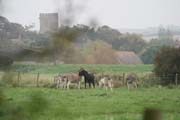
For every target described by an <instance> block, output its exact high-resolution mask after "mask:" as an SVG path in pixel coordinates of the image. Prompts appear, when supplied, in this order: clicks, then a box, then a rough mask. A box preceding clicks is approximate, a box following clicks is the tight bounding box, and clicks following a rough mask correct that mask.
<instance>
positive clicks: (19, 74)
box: [18, 72, 21, 87]
mask: <svg viewBox="0 0 180 120" xmlns="http://www.w3.org/2000/svg"><path fill="white" fill-rule="evenodd" d="M20 79H21V72H18V87H20Z"/></svg>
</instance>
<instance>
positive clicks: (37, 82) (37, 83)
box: [36, 73, 40, 87]
mask: <svg viewBox="0 0 180 120" xmlns="http://www.w3.org/2000/svg"><path fill="white" fill-rule="evenodd" d="M39 76H40V74H39V73H38V74H37V79H36V87H39Z"/></svg>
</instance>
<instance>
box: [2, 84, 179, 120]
mask: <svg viewBox="0 0 180 120" xmlns="http://www.w3.org/2000/svg"><path fill="white" fill-rule="evenodd" d="M4 91H5V93H4V95H5V96H6V97H7V98H9V99H11V100H10V101H8V102H9V103H10V104H12V105H13V104H15V105H19V106H22V105H23V104H24V103H28V104H30V103H29V101H31V99H30V98H29V96H32V93H35V92H38V93H40V94H39V95H40V96H43V98H44V99H45V100H46V102H44V103H42V104H45V105H46V104H47V105H48V107H47V108H46V107H42V106H41V107H42V108H43V110H42V111H40V112H37V114H36V116H34V117H30V118H27V120H66V119H68V120H94V119H96V120H141V119H142V118H143V111H144V109H145V108H157V109H160V110H162V111H163V118H164V119H163V120H179V119H180V114H179V113H180V101H179V99H180V89H179V88H173V89H168V88H165V87H163V88H139V89H138V90H136V91H128V90H127V89H125V88H121V89H115V90H114V92H110V91H107V92H106V91H104V90H102V89H87V90H77V89H73V90H69V91H66V90H59V89H46V88H4ZM35 98H36V99H33V100H34V101H36V102H37V103H35V104H33V105H35V106H34V107H33V105H30V106H31V108H28V110H29V111H31V112H32V111H34V110H37V107H36V105H37V104H39V102H38V100H39V101H40V98H37V97H35ZM42 104H40V105H42Z"/></svg>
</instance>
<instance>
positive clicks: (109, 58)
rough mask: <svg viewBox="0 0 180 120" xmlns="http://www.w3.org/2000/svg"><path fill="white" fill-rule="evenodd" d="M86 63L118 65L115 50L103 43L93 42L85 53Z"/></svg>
mask: <svg viewBox="0 0 180 120" xmlns="http://www.w3.org/2000/svg"><path fill="white" fill-rule="evenodd" d="M85 62H86V63H89V64H117V63H118V61H117V58H116V53H115V50H113V49H112V46H111V45H109V44H108V43H105V42H103V41H96V42H92V43H91V44H90V45H89V46H88V48H87V51H86V52H85Z"/></svg>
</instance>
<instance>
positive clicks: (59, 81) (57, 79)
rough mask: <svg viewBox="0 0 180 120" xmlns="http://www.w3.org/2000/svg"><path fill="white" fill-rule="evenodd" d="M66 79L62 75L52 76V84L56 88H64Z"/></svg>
mask: <svg viewBox="0 0 180 120" xmlns="http://www.w3.org/2000/svg"><path fill="white" fill-rule="evenodd" d="M66 82H67V80H66V79H64V77H63V76H62V75H60V74H59V75H57V76H54V85H55V87H56V88H64V89H65V88H66Z"/></svg>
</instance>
